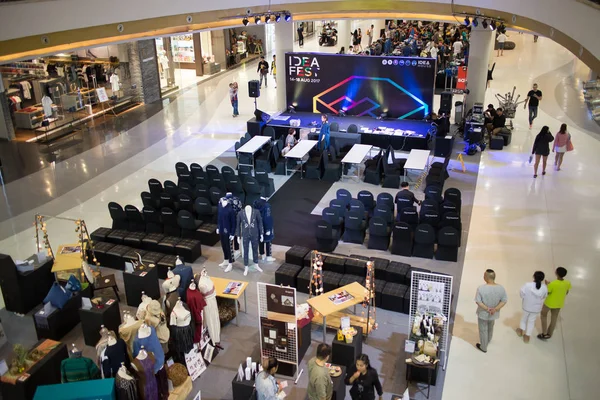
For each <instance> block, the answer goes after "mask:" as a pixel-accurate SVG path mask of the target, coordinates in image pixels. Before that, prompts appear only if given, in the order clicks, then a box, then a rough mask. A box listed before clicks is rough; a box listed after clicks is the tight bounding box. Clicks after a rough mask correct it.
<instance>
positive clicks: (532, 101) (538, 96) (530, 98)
mask: <svg viewBox="0 0 600 400" xmlns="http://www.w3.org/2000/svg"><path fill="white" fill-rule="evenodd" d="M541 100H542V91H541V90H538V85H537V83H534V84H533V89H531V90H530V91H529V92H528V93H527V99H525V105H524V106H523V109H526V108H527V104H529V129H531V127H532V126H533V120H534V119H536V118H537V113H538V106H539V105H540V101H541Z"/></svg>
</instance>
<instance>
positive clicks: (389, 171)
mask: <svg viewBox="0 0 600 400" xmlns="http://www.w3.org/2000/svg"><path fill="white" fill-rule="evenodd" d="M405 162H406V160H405V159H401V160H396V158H395V153H394V149H393V148H392V146H388V148H387V150H386V152H385V156H384V157H383V161H382V163H383V187H384V188H394V189H397V188H399V187H400V178H401V177H402V175H404V163H405Z"/></svg>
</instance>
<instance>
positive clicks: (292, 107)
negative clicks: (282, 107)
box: [287, 105, 296, 114]
mask: <svg viewBox="0 0 600 400" xmlns="http://www.w3.org/2000/svg"><path fill="white" fill-rule="evenodd" d="M287 110H288V112H289V113H290V114H296V107H294V106H293V105H291V106H289V107H288V109H287Z"/></svg>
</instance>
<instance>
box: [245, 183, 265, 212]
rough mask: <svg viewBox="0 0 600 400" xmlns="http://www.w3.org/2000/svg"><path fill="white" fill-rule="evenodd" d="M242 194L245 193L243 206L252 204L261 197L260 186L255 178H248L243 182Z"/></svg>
mask: <svg viewBox="0 0 600 400" xmlns="http://www.w3.org/2000/svg"><path fill="white" fill-rule="evenodd" d="M244 192H246V199H245V201H244V204H245V205H252V204H254V201H255V200H258V199H259V198H260V196H262V195H263V192H262V186H260V183H258V181H257V180H256V178H253V177H248V178H247V179H246V182H244Z"/></svg>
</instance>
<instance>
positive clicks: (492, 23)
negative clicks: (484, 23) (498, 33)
mask: <svg viewBox="0 0 600 400" xmlns="http://www.w3.org/2000/svg"><path fill="white" fill-rule="evenodd" d="M490 29H491V30H493V31H495V30H496V21H492V22H490Z"/></svg>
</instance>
